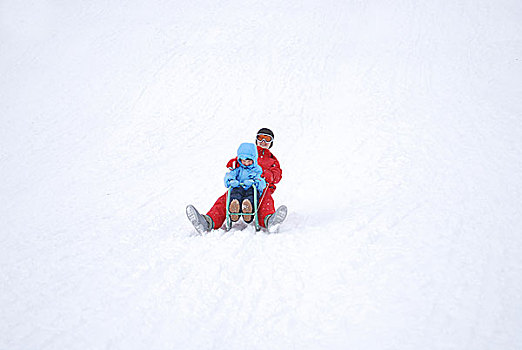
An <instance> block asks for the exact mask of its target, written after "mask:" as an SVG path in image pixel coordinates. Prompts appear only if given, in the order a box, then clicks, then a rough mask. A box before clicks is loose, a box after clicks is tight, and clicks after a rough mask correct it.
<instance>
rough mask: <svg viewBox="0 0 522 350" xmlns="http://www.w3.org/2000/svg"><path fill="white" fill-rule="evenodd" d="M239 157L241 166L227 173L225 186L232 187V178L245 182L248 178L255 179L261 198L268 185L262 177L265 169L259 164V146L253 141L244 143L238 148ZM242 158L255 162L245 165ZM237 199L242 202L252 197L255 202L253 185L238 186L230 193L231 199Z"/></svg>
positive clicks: (241, 182)
mask: <svg viewBox="0 0 522 350" xmlns="http://www.w3.org/2000/svg"><path fill="white" fill-rule="evenodd" d="M237 159H238V163H239V167H237V168H235V169H234V170H232V171H230V172H228V173H227V174H226V175H225V187H227V188H228V187H230V185H231V184H230V182H231V181H232V180H237V181H238V182H239V183H240V184H243V183H244V182H245V181H246V180H252V181H254V184H255V185H256V188H257V191H258V196H257V198H259V197H260V196H261V194H262V193H263V190H264V189H265V187H266V181H265V179H263V178H262V177H261V174H262V173H263V169H262V168H261V167H260V166H259V165H258V164H257V147H256V145H254V144H253V143H242V144H241V145H240V146H239V148H238V149H237ZM241 159H251V160H253V161H254V162H253V163H252V164H251V165H249V166H244V165H243V163H242V162H241ZM233 199H237V200H239V202H240V203H241V202H242V201H243V200H244V199H250V202H251V203H252V204H253V203H254V189H253V187H252V185H248V186H247V185H243V186H236V187H234V188H233V189H232V191H231V193H230V200H233Z"/></svg>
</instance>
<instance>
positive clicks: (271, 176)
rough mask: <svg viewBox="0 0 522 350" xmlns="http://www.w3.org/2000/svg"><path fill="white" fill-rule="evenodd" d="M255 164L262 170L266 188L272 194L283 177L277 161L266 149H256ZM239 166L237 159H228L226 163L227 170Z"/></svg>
mask: <svg viewBox="0 0 522 350" xmlns="http://www.w3.org/2000/svg"><path fill="white" fill-rule="evenodd" d="M257 154H258V156H257V164H259V166H260V167H261V168H262V169H263V174H262V175H261V177H263V178H264V179H265V181H266V183H267V188H268V189H269V190H270V192H272V193H273V192H274V191H275V189H276V186H275V184H276V183H278V182H279V181H281V178H282V177H283V171H282V170H281V167H280V166H279V161H278V160H277V158H276V157H275V156H274V155H273V154H272V152H270V151H269V150H268V149H267V148H261V147H259V146H258V147H257ZM238 166H239V164H238V163H237V157H236V158H233V159H230V160H229V161H228V163H227V168H229V169H230V170H232V169H235V168H237V167H238Z"/></svg>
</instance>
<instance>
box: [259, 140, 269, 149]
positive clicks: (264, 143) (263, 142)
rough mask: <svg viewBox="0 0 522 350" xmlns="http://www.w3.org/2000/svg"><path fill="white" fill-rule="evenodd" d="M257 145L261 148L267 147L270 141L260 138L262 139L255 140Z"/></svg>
mask: <svg viewBox="0 0 522 350" xmlns="http://www.w3.org/2000/svg"><path fill="white" fill-rule="evenodd" d="M257 145H258V146H259V147H261V148H267V149H268V148H269V147H270V142H266V141H265V140H262V141H259V140H257Z"/></svg>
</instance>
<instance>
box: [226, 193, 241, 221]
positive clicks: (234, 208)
mask: <svg viewBox="0 0 522 350" xmlns="http://www.w3.org/2000/svg"><path fill="white" fill-rule="evenodd" d="M228 210H229V211H230V220H232V222H236V221H237V220H239V215H233V213H239V201H238V200H237V199H233V200H232V202H230V206H229V207H228Z"/></svg>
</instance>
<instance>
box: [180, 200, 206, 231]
mask: <svg viewBox="0 0 522 350" xmlns="http://www.w3.org/2000/svg"><path fill="white" fill-rule="evenodd" d="M186 212H187V217H188V219H189V220H190V222H191V223H192V225H193V226H194V228H195V229H196V231H198V232H199V233H201V234H202V233H204V232H209V231H210V230H211V229H212V223H211V222H212V219H211V218H210V217H209V216H208V215H201V214H200V213H199V212H198V210H197V209H196V208H194V206H193V205H188V206H187V209H186Z"/></svg>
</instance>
